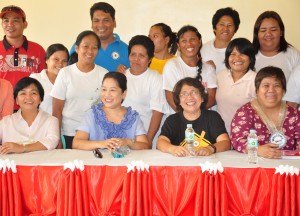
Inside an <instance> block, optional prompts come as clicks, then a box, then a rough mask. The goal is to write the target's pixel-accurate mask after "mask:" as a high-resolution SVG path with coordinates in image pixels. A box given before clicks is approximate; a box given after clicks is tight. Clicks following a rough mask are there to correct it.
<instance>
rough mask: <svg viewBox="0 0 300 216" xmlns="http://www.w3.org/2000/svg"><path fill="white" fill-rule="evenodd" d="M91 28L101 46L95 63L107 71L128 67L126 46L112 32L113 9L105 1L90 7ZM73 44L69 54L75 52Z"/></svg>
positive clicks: (122, 69)
mask: <svg viewBox="0 0 300 216" xmlns="http://www.w3.org/2000/svg"><path fill="white" fill-rule="evenodd" d="M90 16H91V21H92V30H93V31H94V32H95V33H96V34H97V36H98V37H99V39H100V42H101V47H100V49H99V52H98V54H97V56H96V59H95V64H97V65H99V66H101V67H104V68H105V69H107V70H108V71H118V72H122V73H124V71H125V70H126V69H127V68H128V67H129V60H128V46H127V45H126V44H125V43H124V42H123V41H121V40H120V37H119V35H117V34H114V33H113V31H114V28H115V27H116V26H117V23H116V19H115V9H114V8H113V7H112V6H111V5H110V4H108V3H106V2H97V3H95V4H94V5H93V6H92V7H91V8H90ZM75 46H76V45H75V44H74V45H73V46H72V48H71V50H70V54H71V55H72V53H74V52H75Z"/></svg>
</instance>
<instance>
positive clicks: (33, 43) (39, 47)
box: [28, 40, 45, 52]
mask: <svg viewBox="0 0 300 216" xmlns="http://www.w3.org/2000/svg"><path fill="white" fill-rule="evenodd" d="M28 47H32V48H34V49H40V50H43V51H44V52H45V49H44V48H43V46H42V45H40V44H38V43H37V42H33V41H30V40H29V41H28Z"/></svg>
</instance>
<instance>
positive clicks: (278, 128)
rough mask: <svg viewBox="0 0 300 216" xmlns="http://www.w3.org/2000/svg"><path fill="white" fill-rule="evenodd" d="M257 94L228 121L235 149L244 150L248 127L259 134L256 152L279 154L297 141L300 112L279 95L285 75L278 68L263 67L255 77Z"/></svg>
mask: <svg viewBox="0 0 300 216" xmlns="http://www.w3.org/2000/svg"><path fill="white" fill-rule="evenodd" d="M255 90H256V98H255V99H253V100H252V101H251V102H248V103H246V104H245V105H243V106H242V107H241V108H239V109H238V110H237V112H236V114H235V116H234V118H233V120H232V123H231V141H232V145H233V147H234V149H235V150H237V151H239V152H244V153H247V136H248V134H249V131H250V129H255V130H256V132H257V135H258V142H259V146H258V155H259V156H261V157H266V158H280V157H281V151H280V149H279V148H281V149H285V150H294V149H296V148H297V146H298V148H299V145H300V112H299V111H297V110H296V109H295V108H292V107H290V106H288V105H286V103H285V101H283V100H282V97H283V95H284V93H285V91H286V79H285V75H284V73H283V71H282V70H281V69H280V68H277V67H272V66H268V67H265V68H262V69H261V70H260V71H259V72H258V73H257V75H256V77H255Z"/></svg>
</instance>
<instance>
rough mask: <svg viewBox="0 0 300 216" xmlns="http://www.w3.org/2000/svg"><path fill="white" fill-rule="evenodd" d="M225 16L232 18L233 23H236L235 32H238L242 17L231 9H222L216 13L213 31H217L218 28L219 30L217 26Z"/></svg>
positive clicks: (213, 20) (213, 19)
mask: <svg viewBox="0 0 300 216" xmlns="http://www.w3.org/2000/svg"><path fill="white" fill-rule="evenodd" d="M223 16H230V17H231V18H232V20H233V23H234V28H235V29H234V32H237V30H238V29H239V26H240V22H241V21H240V16H239V13H238V12H237V11H236V10H234V9H233V8H231V7H226V8H221V9H219V10H217V11H216V13H215V14H214V16H213V18H212V26H213V29H214V30H216V28H217V27H216V26H217V24H218V22H219V21H220V19H221V18H222V17H223Z"/></svg>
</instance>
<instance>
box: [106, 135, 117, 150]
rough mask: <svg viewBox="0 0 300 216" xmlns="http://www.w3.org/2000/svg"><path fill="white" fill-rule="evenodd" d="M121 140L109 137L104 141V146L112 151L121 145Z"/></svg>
mask: <svg viewBox="0 0 300 216" xmlns="http://www.w3.org/2000/svg"><path fill="white" fill-rule="evenodd" d="M119 141H120V139H118V138H111V139H107V140H105V142H104V146H103V148H107V149H108V150H110V151H112V150H114V149H115V148H118V147H120V146H119Z"/></svg>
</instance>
